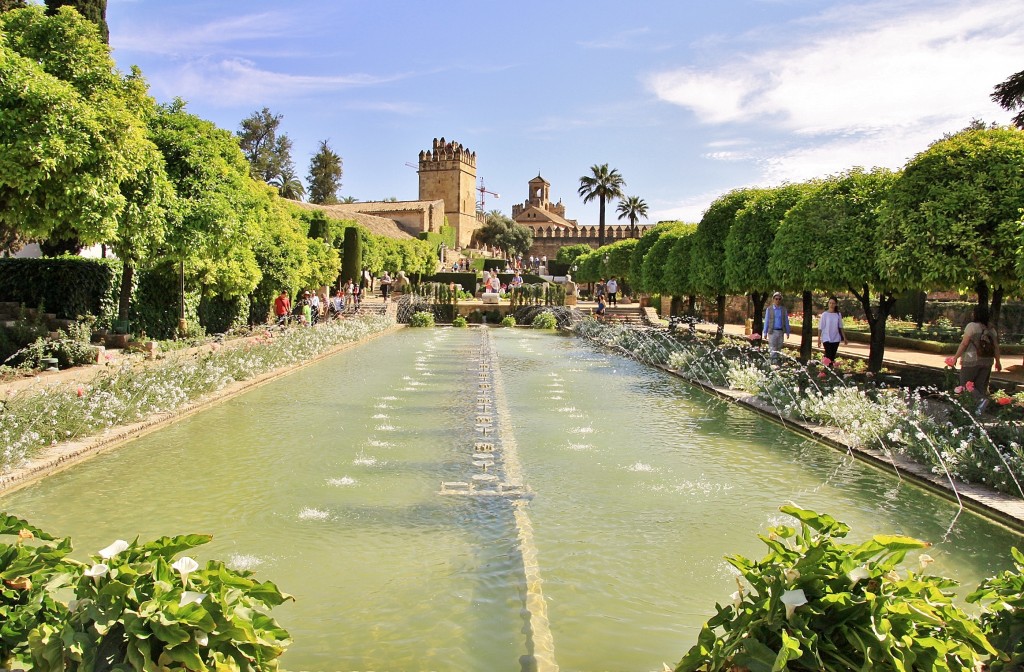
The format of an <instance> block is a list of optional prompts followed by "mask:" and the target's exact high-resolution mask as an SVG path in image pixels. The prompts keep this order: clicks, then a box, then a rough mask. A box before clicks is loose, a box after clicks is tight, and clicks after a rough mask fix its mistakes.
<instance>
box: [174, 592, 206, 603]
mask: <svg viewBox="0 0 1024 672" xmlns="http://www.w3.org/2000/svg"><path fill="white" fill-rule="evenodd" d="M205 599H206V593H197V592H195V591H193V590H185V591H182V593H181V599H180V600H178V606H179V607H184V606H185V605H186V604H199V603H200V602H202V601H203V600H205Z"/></svg>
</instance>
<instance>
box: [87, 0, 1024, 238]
mask: <svg viewBox="0 0 1024 672" xmlns="http://www.w3.org/2000/svg"><path fill="white" fill-rule="evenodd" d="M1022 9H1024V7H1022V6H1021V3H1020V0H1011V1H1009V2H1008V1H1007V0H884V1H881V2H874V1H851V0H842V1H840V0H719V1H717V2H710V1H703V0H634V1H633V2H631V3H623V2H609V1H607V0H588V1H585V2H584V1H582V0H555V1H551V0H547V1H545V2H541V1H537V0H519V1H517V2H508V1H498V0H474V1H472V2H469V1H468V0H444V1H442V2H434V1H429V0H374V1H372V2H371V1H370V0H338V1H332V2H324V1H323V0H319V1H316V2H314V1H313V0H292V1H291V2H288V3H282V2H266V1H264V0H220V1H218V2H210V1H209V0H175V1H174V2H170V1H168V0H109V2H108V6H107V22H108V24H109V26H110V43H111V47H112V48H113V55H114V59H115V61H116V62H117V64H118V67H119V68H120V69H122V70H124V71H128V69H129V68H130V67H131V66H132V65H137V66H139V67H140V68H141V69H142V72H143V74H144V76H145V77H146V79H147V81H148V82H149V84H150V89H151V93H152V94H153V95H154V97H156V99H157V100H158V101H160V102H168V101H170V100H172V99H173V98H175V97H180V98H182V99H184V100H185V101H187V103H188V108H187V109H188V110H189V111H190V112H192V113H194V114H197V115H199V116H200V117H203V118H205V119H209V120H211V121H213V122H214V123H216V124H217V125H218V126H220V127H222V128H225V129H228V130H231V131H236V130H237V129H238V127H239V124H240V122H241V121H242V119H244V118H246V117H248V116H250V115H251V114H253V113H254V112H257V111H259V110H260V109H262V108H264V107H267V108H269V109H270V110H271V112H273V113H274V114H280V115H282V116H283V118H282V121H281V126H280V129H279V131H280V132H283V133H285V134H287V135H288V137H289V138H291V140H292V142H293V153H292V157H293V159H294V162H295V166H296V170H297V173H298V174H299V175H300V176H302V177H303V178H304V177H305V175H306V174H307V173H308V170H309V161H310V158H311V157H312V155H313V154H314V153H315V152H316V150H317V148H318V146H319V143H320V141H321V140H327V141H328V143H329V145H330V147H331V148H332V149H333V150H334V151H335V152H337V153H338V154H340V155H341V157H342V160H343V164H344V177H343V182H342V187H341V190H340V193H339V195H340V196H342V197H344V196H353V197H355V198H357V199H359V200H361V201H371V200H383V199H386V198H389V197H395V198H398V199H399V200H415V199H416V198H417V196H418V194H417V190H418V181H417V175H416V170H415V168H413V167H409V166H408V165H407V164H408V163H411V164H413V165H415V164H416V162H417V160H418V155H419V152H420V151H421V150H425V149H429V148H430V147H431V145H432V142H433V138H435V137H444V138H446V139H447V140H457V141H458V142H461V143H462V144H463V146H465V147H468V148H469V149H470V150H472V151H474V152H476V154H477V174H478V177H479V178H480V179H479V181H478V185H483V186H484V187H485V188H486V190H487V191H488V192H493V193H486V194H484V198H485V199H486V200H485V208H486V209H487V210H495V209H497V210H501V211H503V212H504V213H505V214H511V211H512V206H513V205H514V204H516V203H522V202H523V201H525V200H526V198H527V191H528V190H527V183H528V181H529V180H530V179H532V178H533V177H535V176H536V175H538V174H540V175H542V176H543V177H544V178H545V179H546V180H547V181H548V182H549V183H550V184H551V197H552V200H554V201H558V200H562V201H563V203H564V204H565V206H566V215H567V217H569V218H570V219H576V220H578V221H579V223H580V224H584V225H586V224H597V222H598V209H597V205H596V203H590V204H584V203H583V202H582V199H581V198H580V197H579V196H578V194H577V189H578V188H579V179H580V177H581V176H583V175H587V174H589V173H590V168H591V166H594V165H596V164H604V163H607V164H608V165H609V166H610V167H611V168H614V169H617V170H618V171H619V173H621V175H622V177H623V178H624V180H625V183H626V186H625V188H624V192H625V195H627V196H638V197H640V198H642V199H644V201H646V202H647V204H648V207H649V218H648V221H649V222H650V223H653V222H657V221H661V220H669V219H681V220H684V221H691V222H696V221H699V220H700V217H701V215H702V213H703V211H704V210H705V209H706V208H707V206H708V205H709V204H710V203H711V202H712V201H713V200H714V199H715V198H717V197H718V196H720V195H722V194H723V193H725V192H727V191H729V190H731V189H735V188H738V187H746V186H775V185H779V184H782V183H785V182H799V181H803V180H807V179H812V178H816V177H824V176H827V175H829V174H833V173H837V172H840V171H844V170H847V169H849V168H851V167H853V166H863V167H868V168H869V167H872V166H884V167H888V168H892V169H898V168H900V167H902V166H903V165H905V163H906V162H907V161H908V160H909V159H910V158H912V157H913V156H914V155H915V154H917V153H918V152H921V151H923V150H924V149H926V148H927V147H928V145H929V144H930V143H931V142H933V141H935V140H937V139H939V138H941V137H942V136H943V134H945V133H951V132H955V131H957V130H959V129H961V128H963V127H965V126H967V125H968V124H969V123H970V122H971V121H972V120H973V119H981V120H984V121H986V122H989V123H991V122H997V123H1000V124H1006V123H1008V122H1009V119H1010V117H1011V116H1012V114H1011V113H1010V112H1008V111H1006V110H1003V109H1001V108H1000V107H998V106H997V105H996V104H995V103H994V102H992V101H991V99H990V97H989V96H990V94H991V92H992V89H993V87H994V86H995V85H996V84H998V83H999V82H1002V81H1003V80H1005V79H1006V78H1007V77H1009V76H1010V75H1011V74H1013V73H1015V72H1018V71H1020V70H1022V69H1024V11H1022ZM493 194H499V195H500V197H496V196H494V195H493ZM613 207H614V206H613ZM615 216H616V215H615V214H614V210H613V209H612V210H610V211H609V215H608V220H607V221H608V223H612V222H614V221H615V219H614V218H615Z"/></svg>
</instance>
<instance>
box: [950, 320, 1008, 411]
mask: <svg viewBox="0 0 1024 672" xmlns="http://www.w3.org/2000/svg"><path fill="white" fill-rule="evenodd" d="M988 319H989V318H988V307H987V306H980V305H979V306H975V307H974V319H973V320H971V321H970V322H968V323H967V326H966V327H964V337H963V339H961V340H960V347H958V348H957V349H956V354H955V355H953V356H952V357H949V358H947V359H946V364H949V365H950V366H952V367H956V362H957V360H958V359H959V360H960V385H961V386H963V387H966V388H967V389H969V390H970V391H971V395H972V396H973V397H974V401H975V402H977V404H978V406H977V409H976V411H977V412H978V413H981V412H982V411H984V410H985V406H986V405H987V404H988V379H989V376H990V375H991V374H992V365H993V364H995V367H996V371H1002V370H1003V364H1002V362H1000V361H999V332H998V331H996V330H995V329H993V328H992V327H990V326H989V323H988Z"/></svg>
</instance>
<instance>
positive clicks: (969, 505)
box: [656, 365, 1024, 534]
mask: <svg viewBox="0 0 1024 672" xmlns="http://www.w3.org/2000/svg"><path fill="white" fill-rule="evenodd" d="M656 366H657V368H659V369H661V370H662V371H664V372H666V373H668V374H671V375H673V376H675V377H677V378H679V379H680V380H683V381H685V382H686V383H688V384H690V385H693V386H694V387H698V388H700V389H702V390H704V391H705V392H707V393H709V394H712V395H714V396H717V397H719V398H721V399H725V400H727V401H731V402H733V403H737V404H740V405H741V406H744V407H746V408H748V409H750V410H752V411H754V412H755V413H757V414H759V415H761V416H762V417H764V418H767V419H768V420H771V421H772V422H775V423H777V424H780V425H782V426H783V427H785V428H787V429H789V430H792V431H795V432H797V433H799V434H803V435H804V436H807V437H809V438H812V439H814V440H815V441H818V442H820V443H823V444H825V445H827V446H829V447H830V448H834V449H836V450H839V451H842V452H844V453H849V454H850V455H852V456H853V457H854V458H856V459H858V460H861V461H862V462H865V463H867V464H870V465H872V466H874V467H876V468H878V469H882V470H883V471H887V472H889V473H891V474H895V475H896V476H898V477H900V478H905V479H906V480H908V481H911V482H913V483H914V484H916V485H919V486H921V487H923V488H925V489H927V490H929V491H931V492H932V493H934V494H937V495H939V496H941V497H943V498H944V499H947V500H949V501H951V502H953V503H958V501H957V493H959V495H960V500H959V503H962V505H963V507H964V508H965V509H970V510H971V511H973V512H975V513H978V514H981V515H983V516H985V517H986V518H989V519H991V520H993V521H995V522H997V523H999V524H1001V525H1004V526H1005V527H1008V528H1010V529H1011V530H1013V531H1014V532H1017V533H1019V534H1024V500H1021V499H1017V498H1015V497H1011V496H1010V495H1005V494H1003V493H1001V492H996V491H995V490H992V489H991V488H987V487H984V486H980V485H974V484H970V483H962V482H960V481H955V480H954V483H955V488H956V491H955V492H954V491H953V487H951V486H950V482H949V479H948V478H946V477H945V476H944V475H939V474H933V473H932V472H931V469H929V468H928V467H926V466H924V465H922V464H918V463H917V462H914V461H913V460H910V459H907V458H905V457H902V456H900V455H892V456H889V455H886V454H885V453H883V452H882V451H880V450H875V449H872V448H862V447H858V446H853V445H851V444H848V443H846V442H845V441H843V439H842V433H841V432H840V431H839V430H838V429H836V428H833V427H825V426H823V425H815V424H812V423H809V422H803V421H800V420H793V419H790V418H783V417H781V416H780V415H778V414H777V413H776V412H775V410H774V409H772V408H770V407H769V406H768V405H767V404H766V403H764V402H763V401H761V400H760V399H758V398H757V397H756V396H754V395H752V394H747V393H745V392H738V391H736V390H730V389H728V388H723V387H716V386H714V385H712V384H711V383H708V382H707V381H703V380H698V379H695V378H688V377H686V376H684V375H682V374H681V373H679V372H678V371H676V370H675V369H670V368H669V367H667V366H664V365H656Z"/></svg>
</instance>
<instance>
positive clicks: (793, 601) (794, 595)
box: [782, 588, 807, 619]
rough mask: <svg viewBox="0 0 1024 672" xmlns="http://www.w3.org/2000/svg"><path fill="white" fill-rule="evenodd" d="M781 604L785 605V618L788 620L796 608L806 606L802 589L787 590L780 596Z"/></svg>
mask: <svg viewBox="0 0 1024 672" xmlns="http://www.w3.org/2000/svg"><path fill="white" fill-rule="evenodd" d="M782 603H783V604H784V605H786V618H787V619H789V618H792V616H793V612H795V611H796V608H797V607H799V606H801V605H804V604H807V596H806V595H804V591H803V589H802V588H797V589H796V590H787V591H786V592H784V593H783V594H782Z"/></svg>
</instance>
